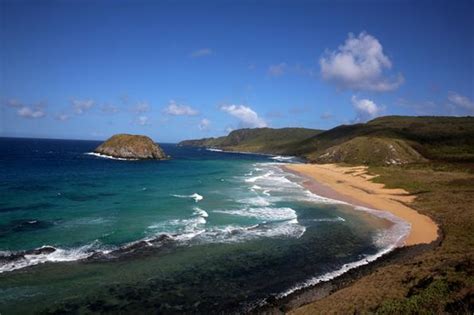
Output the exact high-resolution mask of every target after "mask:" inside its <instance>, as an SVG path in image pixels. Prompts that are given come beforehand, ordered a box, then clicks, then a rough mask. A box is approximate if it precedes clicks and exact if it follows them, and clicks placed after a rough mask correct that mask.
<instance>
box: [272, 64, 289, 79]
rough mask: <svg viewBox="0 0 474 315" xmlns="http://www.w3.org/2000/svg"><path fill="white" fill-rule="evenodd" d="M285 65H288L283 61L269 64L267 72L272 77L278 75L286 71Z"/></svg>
mask: <svg viewBox="0 0 474 315" xmlns="http://www.w3.org/2000/svg"><path fill="white" fill-rule="evenodd" d="M287 67H288V66H287V64H286V63H285V62H281V63H279V64H277V65H270V67H268V74H269V75H271V76H272V77H279V76H281V75H283V74H284V73H285V72H286V70H287Z"/></svg>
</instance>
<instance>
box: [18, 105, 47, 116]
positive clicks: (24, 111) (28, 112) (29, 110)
mask: <svg viewBox="0 0 474 315" xmlns="http://www.w3.org/2000/svg"><path fill="white" fill-rule="evenodd" d="M17 114H18V115H20V116H21V117H24V118H32V119H36V118H42V117H44V116H46V113H45V112H44V110H43V108H41V107H29V106H23V107H21V108H20V109H19V110H18V111H17Z"/></svg>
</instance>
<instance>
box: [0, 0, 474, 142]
mask: <svg viewBox="0 0 474 315" xmlns="http://www.w3.org/2000/svg"><path fill="white" fill-rule="evenodd" d="M473 24H474V1H472V0H471V1H461V0H459V1H405V0H403V1H402V0H400V1H388V0H386V1H355V0H354V1H140V0H139V1H120V0H119V1H100V0H98V1H47V0H45V1H5V0H0V136H7V137H38V138H62V139H96V140H103V139H106V138H108V137H109V136H111V135H113V134H116V133H133V134H144V135H148V136H150V137H152V138H153V139H154V140H156V141H158V142H177V141H180V140H184V139H194V138H203V137H213V136H221V135H224V134H227V133H228V132H229V131H231V130H235V129H238V128H254V127H273V128H281V127H306V128H315V129H330V128H333V127H335V126H337V125H340V124H353V123H359V122H365V121H368V120H370V119H373V118H375V117H378V116H385V115H417V116H420V115H449V116H466V115H471V116H473V115H474V25H473Z"/></svg>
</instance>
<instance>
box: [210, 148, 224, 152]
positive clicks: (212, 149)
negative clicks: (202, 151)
mask: <svg viewBox="0 0 474 315" xmlns="http://www.w3.org/2000/svg"><path fill="white" fill-rule="evenodd" d="M206 150H207V151H212V152H224V150H221V149H215V148H206Z"/></svg>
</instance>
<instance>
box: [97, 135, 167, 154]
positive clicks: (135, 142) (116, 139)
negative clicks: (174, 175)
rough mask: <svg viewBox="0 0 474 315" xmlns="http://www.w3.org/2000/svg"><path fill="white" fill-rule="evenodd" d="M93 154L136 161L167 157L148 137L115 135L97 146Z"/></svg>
mask: <svg viewBox="0 0 474 315" xmlns="http://www.w3.org/2000/svg"><path fill="white" fill-rule="evenodd" d="M94 152H95V153H99V154H104V155H107V156H111V157H114V158H121V159H138V160H165V159H168V158H169V156H168V155H166V154H165V152H164V151H163V149H161V147H160V146H159V145H158V144H156V143H154V142H153V140H151V139H150V138H149V137H146V136H141V135H129V134H117V135H114V136H112V137H110V138H109V139H108V140H107V141H105V142H104V143H102V144H101V145H100V146H98V147H97V148H96V149H95V150H94Z"/></svg>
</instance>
